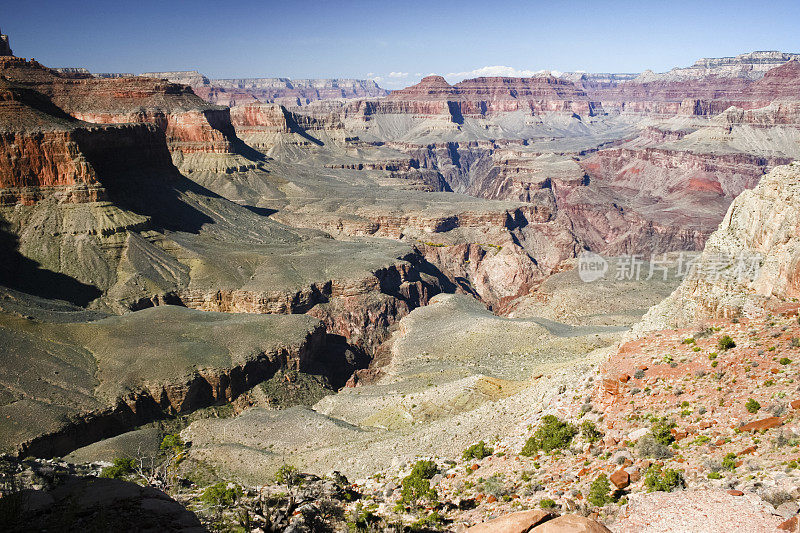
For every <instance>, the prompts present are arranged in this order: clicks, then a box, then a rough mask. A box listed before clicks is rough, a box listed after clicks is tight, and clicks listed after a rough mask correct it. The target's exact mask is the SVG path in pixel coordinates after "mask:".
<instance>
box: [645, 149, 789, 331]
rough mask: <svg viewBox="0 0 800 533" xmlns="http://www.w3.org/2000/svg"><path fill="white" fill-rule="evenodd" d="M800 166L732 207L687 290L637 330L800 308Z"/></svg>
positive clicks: (779, 172)
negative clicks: (798, 301) (799, 235)
mask: <svg viewBox="0 0 800 533" xmlns="http://www.w3.org/2000/svg"><path fill="white" fill-rule="evenodd" d="M798 205H800V165H798V164H797V163H792V164H791V165H786V166H780V167H776V168H775V169H773V170H772V171H771V172H770V173H769V174H767V175H766V176H764V177H763V178H762V179H761V181H760V182H759V184H758V185H757V186H756V187H755V188H754V189H752V190H748V191H744V192H743V193H742V194H740V195H739V196H738V197H737V198H736V199H735V200H734V201H733V203H732V204H731V206H730V208H729V209H728V212H727V214H726V215H725V218H724V220H723V221H722V223H721V224H720V226H719V229H718V230H717V231H715V232H714V233H713V234H712V235H711V237H710V238H709V239H708V242H707V243H706V246H705V249H704V250H703V254H702V256H701V257H700V259H699V261H698V262H697V264H696V265H695V266H694V268H693V269H692V271H691V273H690V275H689V276H687V278H686V279H685V280H684V281H683V282H682V283H681V285H680V287H678V289H677V290H676V291H675V292H674V293H673V294H672V295H671V296H670V297H669V298H668V299H666V300H665V301H664V302H662V303H661V304H659V305H657V306H655V307H653V308H652V309H651V310H650V311H649V312H648V313H647V315H646V316H645V318H644V319H643V321H642V324H640V325H639V326H637V331H639V332H642V331H647V330H653V329H666V328H672V327H688V326H690V325H692V324H694V323H696V322H697V321H702V320H704V319H712V318H732V317H736V316H740V315H745V316H751V317H755V316H762V315H764V314H765V313H766V312H768V311H769V310H776V309H784V308H796V307H797V304H796V299H797V298H798V296H800V239H798V221H800V211H799V210H798Z"/></svg>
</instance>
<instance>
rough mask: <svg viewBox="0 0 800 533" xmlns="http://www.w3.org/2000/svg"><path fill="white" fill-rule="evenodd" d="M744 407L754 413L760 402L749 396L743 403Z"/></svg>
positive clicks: (759, 407)
mask: <svg viewBox="0 0 800 533" xmlns="http://www.w3.org/2000/svg"><path fill="white" fill-rule="evenodd" d="M744 408H745V409H747V412H748V413H752V414H755V413H757V412H758V410H759V409H761V404H760V403H758V402H757V401H756V400H754V399H752V398H750V399H749V400H747V403H746V404H744Z"/></svg>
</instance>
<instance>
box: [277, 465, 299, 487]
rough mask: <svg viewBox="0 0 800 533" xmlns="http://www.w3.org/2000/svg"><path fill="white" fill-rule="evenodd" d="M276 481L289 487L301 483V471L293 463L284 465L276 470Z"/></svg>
mask: <svg viewBox="0 0 800 533" xmlns="http://www.w3.org/2000/svg"><path fill="white" fill-rule="evenodd" d="M275 482H276V483H279V484H281V485H285V486H287V487H294V486H295V485H299V484H300V471H299V470H297V468H296V467H294V466H292V465H282V466H281V467H280V468H279V469H278V471H277V472H275Z"/></svg>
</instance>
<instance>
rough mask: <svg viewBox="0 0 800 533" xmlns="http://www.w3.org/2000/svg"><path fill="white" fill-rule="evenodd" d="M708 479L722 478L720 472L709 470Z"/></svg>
mask: <svg viewBox="0 0 800 533" xmlns="http://www.w3.org/2000/svg"><path fill="white" fill-rule="evenodd" d="M708 479H722V474H720V473H719V472H709V473H708Z"/></svg>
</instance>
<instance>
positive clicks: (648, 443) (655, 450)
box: [636, 433, 674, 459]
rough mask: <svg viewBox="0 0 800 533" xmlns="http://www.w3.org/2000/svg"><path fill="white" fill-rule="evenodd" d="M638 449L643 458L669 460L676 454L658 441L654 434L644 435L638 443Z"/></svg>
mask: <svg viewBox="0 0 800 533" xmlns="http://www.w3.org/2000/svg"><path fill="white" fill-rule="evenodd" d="M636 448H637V450H638V451H639V455H640V456H641V457H652V458H653V459H669V458H670V457H672V456H673V455H674V454H673V452H672V450H670V449H669V446H666V445H664V444H661V443H660V442H658V441H656V439H655V438H654V437H653V434H652V433H648V434H646V435H644V436H643V437H642V438H640V439H639V441H638V442H637V443H636Z"/></svg>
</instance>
